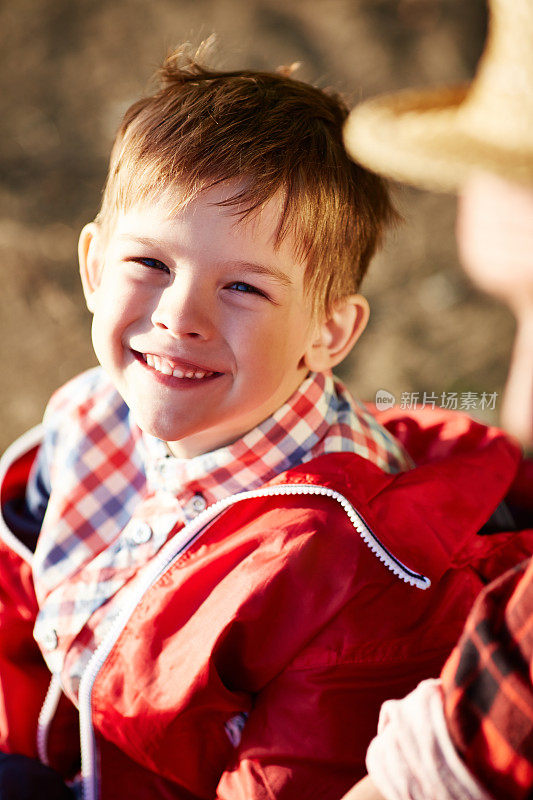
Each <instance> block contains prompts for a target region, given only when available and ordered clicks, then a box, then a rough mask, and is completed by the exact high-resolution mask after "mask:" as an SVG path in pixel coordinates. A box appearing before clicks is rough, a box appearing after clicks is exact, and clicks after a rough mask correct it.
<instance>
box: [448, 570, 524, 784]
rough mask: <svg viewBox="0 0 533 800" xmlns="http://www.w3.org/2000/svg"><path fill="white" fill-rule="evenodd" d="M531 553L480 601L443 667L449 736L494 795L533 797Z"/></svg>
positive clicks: (484, 593) (487, 589) (490, 587)
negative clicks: (527, 559)
mask: <svg viewBox="0 0 533 800" xmlns="http://www.w3.org/2000/svg"><path fill="white" fill-rule="evenodd" d="M532 679H533V559H530V560H529V561H526V562H524V563H523V564H520V565H518V566H517V567H516V568H514V569H513V570H511V571H510V572H507V573H505V575H503V576H502V577H501V578H500V579H499V580H497V581H495V582H494V583H492V584H490V585H489V586H488V587H487V588H486V589H485V590H484V591H483V592H482V594H481V595H480V597H479V598H478V600H477V601H476V603H475V605H474V608H473V609H472V612H471V614H470V616H469V618H468V621H467V624H466V626H465V630H464V633H463V635H462V637H461V639H460V641H459V644H458V646H457V647H456V648H455V650H454V651H453V653H452V655H451V656H450V658H449V660H448V662H447V663H446V665H445V667H444V670H443V673H442V687H443V692H444V712H445V717H446V722H447V725H448V728H449V731H450V735H451V738H452V741H453V743H454V745H455V747H456V749H457V751H458V752H459V754H460V755H461V757H462V758H463V760H464V762H465V763H466V765H467V766H468V767H469V769H470V770H471V771H472V772H473V774H474V775H475V776H476V777H477V778H478V779H479V780H480V781H481V783H482V784H483V785H484V786H485V787H486V789H487V790H488V791H489V792H490V793H491V794H492V795H493V796H494V797H495V798H505V800H526V798H533V687H532Z"/></svg>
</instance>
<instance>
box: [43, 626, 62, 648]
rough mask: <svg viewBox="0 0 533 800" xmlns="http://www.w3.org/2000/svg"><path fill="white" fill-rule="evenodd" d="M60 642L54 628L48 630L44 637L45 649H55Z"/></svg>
mask: <svg viewBox="0 0 533 800" xmlns="http://www.w3.org/2000/svg"><path fill="white" fill-rule="evenodd" d="M58 644H59V639H58V638H57V633H56V631H55V630H54V629H53V628H52V630H50V631H48V633H47V634H46V636H45V637H44V638H43V647H44V649H45V650H55V649H56V647H57V645H58Z"/></svg>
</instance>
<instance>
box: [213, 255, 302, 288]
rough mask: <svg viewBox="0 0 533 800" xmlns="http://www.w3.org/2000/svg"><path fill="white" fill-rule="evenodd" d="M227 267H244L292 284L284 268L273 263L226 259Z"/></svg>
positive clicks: (286, 283)
mask: <svg viewBox="0 0 533 800" xmlns="http://www.w3.org/2000/svg"><path fill="white" fill-rule="evenodd" d="M223 263H224V265H225V266H227V267H237V269H244V270H246V271H247V272H252V273H255V274H256V275H265V276H266V277H267V278H274V279H275V280H277V281H278V282H279V283H281V284H283V285H284V286H292V280H291V279H290V278H289V276H288V275H286V274H285V273H284V272H283V270H281V269H278V267H274V266H272V265H269V266H267V265H265V264H259V263H257V262H256V261H238V260H236V261H224V262H223Z"/></svg>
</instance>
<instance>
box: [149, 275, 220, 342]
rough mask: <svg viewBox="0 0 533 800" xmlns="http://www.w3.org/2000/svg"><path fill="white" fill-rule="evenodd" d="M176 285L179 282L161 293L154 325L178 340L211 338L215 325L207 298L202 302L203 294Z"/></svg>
mask: <svg viewBox="0 0 533 800" xmlns="http://www.w3.org/2000/svg"><path fill="white" fill-rule="evenodd" d="M176 284H177V281H175V282H174V284H173V285H172V286H168V287H167V288H166V289H165V290H164V291H163V292H161V295H160V297H159V302H158V303H157V306H156V307H155V309H154V311H153V314H152V325H154V327H156V328H161V329H164V330H167V331H168V332H169V333H170V334H171V335H172V336H175V337H177V338H183V337H188V338H190V337H193V338H201V339H209V338H211V336H212V332H213V324H212V320H211V318H210V315H209V312H208V308H207V303H206V302H205V296H204V299H203V300H201V299H200V296H201V292H199V291H193V287H186V286H184V285H176Z"/></svg>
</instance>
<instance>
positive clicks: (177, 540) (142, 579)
mask: <svg viewBox="0 0 533 800" xmlns="http://www.w3.org/2000/svg"><path fill="white" fill-rule="evenodd" d="M279 495H315V496H321V497H329V498H331V499H332V500H335V501H336V502H338V503H339V505H340V506H341V507H342V509H343V510H344V512H345V513H346V514H347V516H348V518H349V520H350V522H351V523H352V525H353V526H354V528H355V529H356V531H357V532H358V533H359V535H360V536H361V538H362V540H363V541H364V542H365V544H366V545H367V546H368V547H369V548H370V550H371V551H372V552H373V553H374V554H375V555H376V556H377V557H378V558H379V560H380V561H382V562H383V564H384V565H385V566H386V567H387V568H388V569H389V570H390V571H391V572H393V573H394V575H396V576H397V577H398V578H400V579H401V580H403V581H405V582H406V583H408V584H410V585H411V586H416V587H417V588H418V589H428V588H429V586H430V585H431V581H430V580H429V578H427V577H426V576H424V575H421V574H420V573H418V572H414V571H413V570H411V569H409V568H408V567H406V566H405V564H403V563H402V562H401V561H399V560H398V559H397V558H396V557H395V556H394V555H393V554H392V553H391V552H390V551H389V550H388V549H387V548H386V547H385V546H384V545H383V544H382V543H381V542H380V541H379V539H378V538H377V536H375V535H374V534H373V533H372V531H371V530H370V528H369V527H368V526H367V525H366V523H365V522H364V520H363V519H362V517H361V516H360V515H359V514H358V513H357V511H356V510H355V509H354V507H353V506H352V505H351V503H350V502H349V501H348V500H347V499H346V498H345V497H344V495H342V494H340V492H336V491H335V490H333V489H328V488H327V487H326V486H314V485H309V484H300V485H297V484H280V485H279V486H271V487H267V488H264V489H256V490H253V491H249V492H241V493H239V494H237V495H232V496H231V497H227V498H225V499H224V500H219V501H217V502H216V503H213V505H211V506H209V507H208V508H206V509H205V511H202V513H201V514H199V515H198V517H197V518H196V519H195V520H193V521H192V522H190V523H188V524H187V525H186V526H185V527H184V528H182V530H181V531H180V532H179V533H177V534H176V536H174V537H173V538H172V539H171V540H170V541H169V542H168V543H167V544H166V545H164V546H163V548H162V549H161V551H160V552H159V554H158V555H157V556H156V557H155V558H154V559H153V561H152V563H151V564H150V565H149V567H148V568H147V569H146V570H145V571H144V572H143V573H142V574H141V575H140V576H139V579H138V580H137V581H136V583H135V585H134V588H133V590H132V593H131V595H130V598H129V599H128V601H127V602H126V603H125V605H124V606H123V607H122V609H121V611H120V613H119V614H118V616H117V617H116V619H115V620H114V622H113V624H112V626H111V627H110V629H109V632H108V633H107V635H106V637H105V638H104V640H103V641H102V642H101V644H100V645H99V646H98V647H97V648H96V650H95V651H94V653H93V655H92V657H91V659H90V661H89V663H88V664H87V667H86V668H85V670H84V672H83V675H82V677H81V681H80V686H79V693H78V706H79V713H80V745H81V774H82V792H83V798H84V800H97V798H98V780H97V777H98V776H97V768H96V741H95V735H94V728H93V724H92V690H93V686H94V683H95V680H96V678H97V676H98V673H99V672H100V670H101V668H102V667H103V665H104V663H105V661H106V659H107V658H108V656H109V654H110V653H111V650H112V649H113V647H114V645H115V643H116V641H117V639H118V638H119V636H120V634H121V633H122V631H123V630H124V628H125V627H126V624H127V622H128V620H129V618H130V617H131V615H132V614H133V612H134V611H135V609H136V608H137V606H138V605H139V603H140V601H141V600H142V598H143V597H144V595H145V593H146V592H147V591H148V590H149V589H150V588H151V586H153V584H154V583H155V582H156V581H157V580H158V579H159V578H160V577H161V575H162V574H163V573H164V572H166V571H167V569H169V567H170V566H171V565H172V564H173V562H174V561H175V560H176V558H178V557H179V556H180V555H182V554H183V553H184V552H186V550H187V549H188V548H189V547H190V546H191V545H192V544H193V543H194V542H195V541H196V539H198V537H199V536H200V535H201V534H202V533H203V531H204V530H205V528H206V527H207V525H208V524H209V523H211V522H212V521H213V520H214V519H215V518H216V517H217V516H219V514H221V513H222V512H223V511H225V510H226V509H227V508H229V507H230V506H232V505H234V504H235V503H238V502H241V501H242V500H249V499H253V498H258V497H273V496H279ZM47 699H48V698H47ZM43 710H44V707H43Z"/></svg>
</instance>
